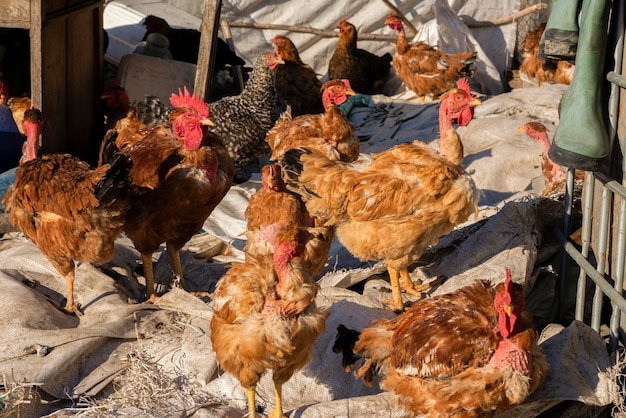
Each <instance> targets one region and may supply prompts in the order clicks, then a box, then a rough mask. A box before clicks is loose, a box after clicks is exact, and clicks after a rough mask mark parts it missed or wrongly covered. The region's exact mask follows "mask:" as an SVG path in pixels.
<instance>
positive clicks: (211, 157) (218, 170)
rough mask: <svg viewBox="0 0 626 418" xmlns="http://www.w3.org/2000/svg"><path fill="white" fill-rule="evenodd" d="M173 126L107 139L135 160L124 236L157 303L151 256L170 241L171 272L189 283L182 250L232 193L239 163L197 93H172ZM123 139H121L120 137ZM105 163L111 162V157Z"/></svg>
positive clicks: (151, 297) (161, 126)
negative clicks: (136, 253) (214, 128)
mask: <svg viewBox="0 0 626 418" xmlns="http://www.w3.org/2000/svg"><path fill="white" fill-rule="evenodd" d="M170 100H171V103H172V105H173V106H174V107H175V110H174V111H173V112H172V114H171V125H169V124H168V125H154V126H152V127H150V128H148V129H143V130H141V129H140V130H136V131H134V132H133V131H132V130H131V134H129V135H127V134H125V133H124V130H121V132H119V134H118V135H119V136H118V138H117V141H116V138H115V137H107V138H105V143H104V144H103V146H102V150H101V152H102V153H103V154H106V151H107V148H108V147H107V143H106V141H108V142H116V145H117V147H118V148H120V149H121V150H122V152H123V153H124V154H125V155H127V156H129V157H130V158H131V159H132V160H133V169H132V170H131V178H132V182H133V185H134V186H136V188H137V189H138V190H140V191H139V192H136V193H134V194H133V195H132V196H131V207H130V209H129V210H128V215H127V217H126V223H125V224H124V232H125V233H126V234H127V235H128V237H129V238H130V239H131V240H132V241H133V244H134V245H135V248H136V249H137V250H138V251H139V252H140V253H141V258H142V261H143V265H144V271H145V277H146V287H147V293H148V297H149V298H150V300H152V301H154V300H156V292H155V289H154V278H153V272H152V254H153V253H154V252H155V251H156V250H157V249H158V248H159V246H160V245H161V244H162V243H164V242H165V244H166V246H167V251H168V254H169V255H170V259H171V261H172V269H173V270H174V273H175V274H176V275H177V276H178V277H179V278H180V280H181V282H182V283H181V284H182V286H183V288H184V287H185V285H184V279H183V272H182V266H181V263H180V257H179V251H180V249H181V248H182V247H183V246H184V245H185V243H187V241H189V239H190V238H191V237H192V236H193V235H194V234H196V233H197V232H199V231H200V229H201V228H202V224H203V223H204V221H205V220H206V219H207V217H208V216H209V215H210V214H211V212H212V211H213V209H214V208H215V207H216V206H217V205H218V204H219V202H220V201H221V200H222V198H223V197H224V195H225V194H226V192H228V190H229V189H230V186H231V185H232V181H233V175H234V171H235V169H234V165H233V162H232V159H231V158H230V157H229V155H228V153H227V152H226V149H225V148H224V146H223V144H222V143H221V141H220V139H219V137H217V136H216V135H214V134H212V133H210V132H207V131H206V125H207V124H209V123H210V122H211V121H210V120H209V119H208V118H209V106H208V105H207V104H206V103H204V102H203V101H202V99H200V98H199V97H197V96H196V95H190V94H189V92H188V90H187V89H186V88H185V90H184V93H183V92H179V94H178V95H175V94H173V95H172V97H171V99H170ZM120 137H121V138H120ZM101 158H102V159H104V160H105V161H106V158H103V157H102V156H101Z"/></svg>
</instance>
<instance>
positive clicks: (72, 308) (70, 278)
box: [65, 267, 83, 316]
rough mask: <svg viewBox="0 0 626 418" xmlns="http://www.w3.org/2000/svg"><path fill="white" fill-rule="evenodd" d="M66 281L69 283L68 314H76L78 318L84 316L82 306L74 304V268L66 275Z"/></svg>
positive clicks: (66, 306) (66, 307) (66, 308)
mask: <svg viewBox="0 0 626 418" xmlns="http://www.w3.org/2000/svg"><path fill="white" fill-rule="evenodd" d="M65 280H66V282H67V302H66V304H65V310H66V311H67V312H68V313H74V314H76V316H82V315H83V313H82V312H81V311H80V305H79V304H77V303H76V302H74V268H73V267H72V270H71V271H70V272H69V273H67V274H66V275H65Z"/></svg>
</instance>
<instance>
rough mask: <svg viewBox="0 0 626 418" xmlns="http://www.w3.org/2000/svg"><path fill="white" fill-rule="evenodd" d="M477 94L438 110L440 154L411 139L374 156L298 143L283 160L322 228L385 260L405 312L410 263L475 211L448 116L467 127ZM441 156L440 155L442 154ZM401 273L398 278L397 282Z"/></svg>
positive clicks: (367, 256)
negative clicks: (345, 155)
mask: <svg viewBox="0 0 626 418" xmlns="http://www.w3.org/2000/svg"><path fill="white" fill-rule="evenodd" d="M475 104H476V100H475V99H474V97H473V96H472V95H471V94H469V93H468V92H467V91H466V90H465V89H463V88H454V89H452V90H450V91H449V92H447V93H446V94H445V95H444V97H443V98H442V101H441V104H440V110H439V115H440V116H439V120H440V126H441V133H440V134H441V141H440V148H439V152H437V151H436V150H434V149H433V148H431V147H429V146H428V145H426V144H423V143H420V142H419V141H414V142H413V143H410V144H401V145H397V146H395V147H393V148H390V149H388V150H386V151H384V152H381V153H379V154H374V155H372V159H371V160H361V159H360V160H357V161H355V162H353V163H344V162H341V161H333V160H330V159H329V158H328V157H327V156H326V155H325V154H324V153H322V152H319V151H317V150H311V149H306V148H300V149H295V150H290V151H288V152H287V153H286V154H285V156H284V157H283V160H282V161H283V162H282V164H283V167H284V172H285V176H286V178H287V180H286V182H287V184H288V185H289V187H290V189H291V190H293V191H294V192H296V193H299V194H300V195H301V196H302V197H303V199H304V201H305V202H306V207H307V210H308V211H309V212H310V213H311V215H312V216H314V217H316V218H319V219H320V220H321V221H322V222H323V224H324V225H325V226H335V227H336V234H337V237H338V238H339V241H341V243H342V244H343V245H344V247H346V249H347V250H348V251H350V252H351V253H352V254H353V255H354V256H356V257H358V258H360V259H362V260H380V259H384V260H386V262H387V269H388V272H389V278H390V281H391V289H392V301H391V305H392V308H393V309H394V310H396V311H402V310H403V309H404V305H403V302H402V295H401V291H400V283H402V288H403V289H404V290H405V291H406V292H408V293H410V294H414V295H419V296H421V295H422V293H421V290H424V289H427V288H428V287H429V286H428V285H422V286H421V287H420V288H419V289H418V288H417V287H415V286H414V284H413V282H412V281H411V278H410V277H409V272H408V267H409V265H410V264H411V263H413V262H415V261H417V260H418V259H419V257H420V256H421V253H422V251H423V249H424V248H425V247H426V246H427V245H432V244H434V243H436V242H437V241H438V240H439V237H441V236H442V235H444V234H447V233H448V232H450V231H451V230H452V229H453V228H454V227H455V226H456V225H458V224H459V223H461V222H464V221H465V220H467V219H468V217H469V216H470V215H472V214H475V213H476V212H477V202H478V197H479V193H478V190H477V189H476V186H475V184H474V182H473V180H472V178H471V177H470V176H469V175H468V174H467V173H466V172H465V171H464V170H463V168H461V166H460V165H459V164H458V163H457V162H452V161H450V160H448V159H447V158H450V159H451V160H453V161H456V160H458V156H457V155H456V153H458V152H459V150H460V149H462V148H461V147H459V144H458V143H455V141H456V142H458V141H459V137H458V135H457V134H456V131H455V130H454V129H453V121H454V120H458V122H459V124H460V125H466V124H467V123H469V120H470V119H471V117H472V108H471V106H472V105H475ZM444 156H445V157H444ZM400 278H401V279H402V282H400Z"/></svg>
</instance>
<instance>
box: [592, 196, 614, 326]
mask: <svg viewBox="0 0 626 418" xmlns="http://www.w3.org/2000/svg"><path fill="white" fill-rule="evenodd" d="M612 197H613V193H612V192H611V191H610V190H609V188H608V187H604V188H603V189H602V201H601V203H600V219H599V225H598V248H597V252H598V253H597V254H596V258H597V261H598V267H597V271H598V272H599V273H600V274H604V272H605V266H606V261H607V249H608V246H609V245H608V244H609V237H610V234H609V224H610V222H609V219H610V217H611V212H610V211H611V200H612V199H611V198H612ZM601 313H602V291H601V289H600V286H598V284H597V283H596V291H595V293H594V295H593V304H592V306H591V328H593V329H594V330H596V331H597V332H600V320H601V318H600V315H601Z"/></svg>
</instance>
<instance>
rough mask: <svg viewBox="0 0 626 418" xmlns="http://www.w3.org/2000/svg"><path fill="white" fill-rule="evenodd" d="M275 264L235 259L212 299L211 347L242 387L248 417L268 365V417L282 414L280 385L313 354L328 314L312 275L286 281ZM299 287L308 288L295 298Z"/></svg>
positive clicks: (279, 417)
mask: <svg viewBox="0 0 626 418" xmlns="http://www.w3.org/2000/svg"><path fill="white" fill-rule="evenodd" d="M278 251H281V250H280V248H279V249H278ZM288 251H289V250H288ZM278 258H288V257H278ZM273 265H274V263H273V260H272V257H251V256H249V257H247V259H246V262H245V263H233V264H232V266H231V268H230V269H229V270H228V271H227V272H226V274H225V275H224V276H223V277H222V278H221V279H220V281H219V282H218V284H217V289H216V290H215V294H214V298H213V317H212V319H211V342H212V345H213V350H214V351H215V354H216V357H217V361H218V362H219V364H220V366H221V367H222V368H223V369H224V370H225V371H226V372H228V373H230V374H232V375H233V376H234V377H235V378H236V379H237V380H238V381H239V382H240V384H241V386H242V387H243V388H244V389H245V391H246V395H247V401H248V414H247V416H248V417H251V418H253V417H256V416H257V414H256V410H255V389H256V385H257V383H258V382H259V379H260V378H261V376H263V374H265V372H266V371H267V370H271V371H272V379H273V381H274V388H275V397H276V401H275V405H274V409H273V411H272V412H270V414H269V415H268V416H269V417H270V418H282V417H284V414H283V407H282V397H281V394H282V387H283V385H284V384H285V383H286V382H287V381H288V380H289V379H290V378H291V376H292V375H293V373H294V372H296V371H297V370H299V369H301V368H302V367H303V366H304V365H306V363H308V362H309V360H310V359H311V356H312V351H313V344H314V343H315V340H316V339H317V337H318V336H319V335H320V333H322V332H323V331H324V329H325V327H326V317H327V315H328V314H327V312H322V311H320V310H319V309H318V308H317V306H316V305H315V303H314V298H315V294H316V291H317V286H316V284H315V283H314V281H313V280H312V277H311V276H310V275H304V276H302V277H303V278H304V279H305V282H304V283H284V282H282V281H281V280H282V279H277V276H276V275H275V274H274V268H273ZM291 277H293V276H286V278H291ZM303 286H306V289H308V291H307V292H304V293H303V294H302V296H300V297H299V298H296V299H293V297H292V294H297V293H302V288H303ZM285 300H289V301H290V303H284V301H285ZM292 307H297V309H296V310H295V311H294V310H293V309H292Z"/></svg>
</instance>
